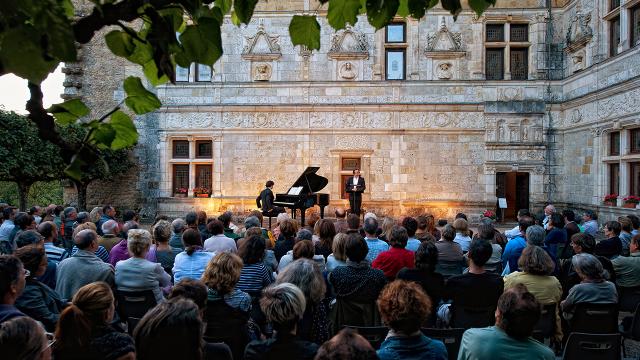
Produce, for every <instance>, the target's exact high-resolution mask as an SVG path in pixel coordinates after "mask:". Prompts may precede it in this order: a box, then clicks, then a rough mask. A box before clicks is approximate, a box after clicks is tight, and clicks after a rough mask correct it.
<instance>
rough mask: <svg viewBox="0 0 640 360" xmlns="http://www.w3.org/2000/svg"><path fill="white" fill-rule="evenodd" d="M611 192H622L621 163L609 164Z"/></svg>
mask: <svg viewBox="0 0 640 360" xmlns="http://www.w3.org/2000/svg"><path fill="white" fill-rule="evenodd" d="M609 194H620V164H618V163H616V164H609Z"/></svg>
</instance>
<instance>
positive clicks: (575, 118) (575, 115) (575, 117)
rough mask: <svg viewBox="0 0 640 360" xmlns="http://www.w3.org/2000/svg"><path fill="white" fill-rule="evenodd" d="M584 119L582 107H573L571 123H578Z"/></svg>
mask: <svg viewBox="0 0 640 360" xmlns="http://www.w3.org/2000/svg"><path fill="white" fill-rule="evenodd" d="M581 121H582V111H580V109H573V111H572V112H571V119H570V122H571V124H577V123H579V122H581Z"/></svg>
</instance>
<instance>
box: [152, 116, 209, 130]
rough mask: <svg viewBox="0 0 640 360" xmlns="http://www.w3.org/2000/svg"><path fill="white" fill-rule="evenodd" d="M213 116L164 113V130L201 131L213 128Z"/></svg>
mask: <svg viewBox="0 0 640 360" xmlns="http://www.w3.org/2000/svg"><path fill="white" fill-rule="evenodd" d="M214 117H215V115H212V114H210V113H200V112H198V113H166V114H165V115H164V128H166V129H203V128H208V127H212V126H213V118H214Z"/></svg>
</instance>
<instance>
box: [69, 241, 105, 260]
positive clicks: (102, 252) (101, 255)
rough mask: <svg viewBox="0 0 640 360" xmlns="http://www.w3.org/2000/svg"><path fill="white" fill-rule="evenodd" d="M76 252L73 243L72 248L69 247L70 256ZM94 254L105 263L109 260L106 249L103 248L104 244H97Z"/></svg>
mask: <svg viewBox="0 0 640 360" xmlns="http://www.w3.org/2000/svg"><path fill="white" fill-rule="evenodd" d="M77 252H78V247H77V246H75V245H73V248H72V249H71V256H73V255H75V254H76V253H77ZM95 254H96V256H97V257H98V258H99V259H100V260H102V261H104V262H106V263H108V262H109V252H108V251H107V249H105V248H104V246H102V245H100V246H98V250H96V253H95Z"/></svg>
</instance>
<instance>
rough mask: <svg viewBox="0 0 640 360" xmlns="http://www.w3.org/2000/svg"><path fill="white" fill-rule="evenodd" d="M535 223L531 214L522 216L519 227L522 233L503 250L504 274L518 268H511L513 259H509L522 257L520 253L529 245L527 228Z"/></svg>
mask: <svg viewBox="0 0 640 360" xmlns="http://www.w3.org/2000/svg"><path fill="white" fill-rule="evenodd" d="M532 225H534V221H533V218H532V217H531V216H522V217H521V218H520V220H519V221H518V229H519V230H520V234H518V235H515V236H514V237H513V238H512V239H511V240H509V242H507V245H506V246H505V248H504V251H503V252H502V267H503V270H502V275H508V274H511V273H512V272H514V271H516V270H517V269H511V265H512V261H511V262H510V261H509V260H510V259H511V258H512V257H515V258H516V259H518V258H520V254H522V251H523V250H524V248H525V247H526V246H527V240H526V239H525V236H526V232H527V229H528V228H529V227H530V226H532Z"/></svg>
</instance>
